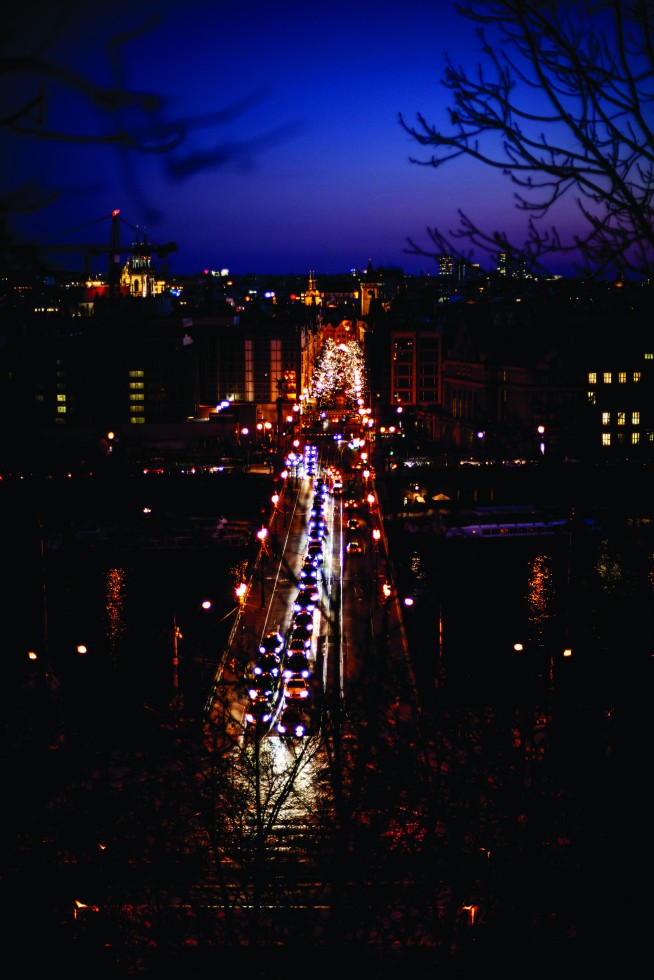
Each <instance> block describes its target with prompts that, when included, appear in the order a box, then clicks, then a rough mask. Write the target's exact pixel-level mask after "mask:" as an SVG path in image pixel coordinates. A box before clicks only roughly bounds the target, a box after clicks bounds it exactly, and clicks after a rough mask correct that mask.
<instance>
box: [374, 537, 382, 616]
mask: <svg viewBox="0 0 654 980" xmlns="http://www.w3.org/2000/svg"><path fill="white" fill-rule="evenodd" d="M380 538H381V531H380V530H379V528H378V527H376V528H375V529H374V531H373V532H372V539H373V541H374V542H375V605H378V602H379V597H378V595H377V593H378V592H379V588H378V582H379V539H380Z"/></svg>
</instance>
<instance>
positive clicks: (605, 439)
mask: <svg viewBox="0 0 654 980" xmlns="http://www.w3.org/2000/svg"><path fill="white" fill-rule="evenodd" d="M602 445H603V446H610V445H611V433H610V432H603V433H602Z"/></svg>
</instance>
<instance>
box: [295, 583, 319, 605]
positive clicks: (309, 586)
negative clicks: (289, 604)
mask: <svg viewBox="0 0 654 980" xmlns="http://www.w3.org/2000/svg"><path fill="white" fill-rule="evenodd" d="M298 592H309V593H310V595H311V598H312V599H313V601H314V602H318V599H319V598H320V593H319V592H318V585H317V583H316V582H312V581H311V579H308V578H304V579H302V581H301V582H300V583H299V584H298Z"/></svg>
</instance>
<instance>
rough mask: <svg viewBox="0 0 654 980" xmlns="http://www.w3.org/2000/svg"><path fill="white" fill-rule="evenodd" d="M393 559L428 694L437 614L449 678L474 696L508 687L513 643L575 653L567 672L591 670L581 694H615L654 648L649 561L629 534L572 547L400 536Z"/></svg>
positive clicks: (392, 539)
mask: <svg viewBox="0 0 654 980" xmlns="http://www.w3.org/2000/svg"><path fill="white" fill-rule="evenodd" d="M469 545H470V546H469ZM389 550H390V552H391V554H393V556H394V574H395V579H396V585H397V588H398V593H399V594H400V597H403V596H405V595H411V596H412V597H413V598H414V604H413V605H412V606H411V607H410V608H409V609H406V608H403V615H404V618H405V627H406V634H407V638H408V642H409V646H410V650H411V655H412V659H413V661H414V667H415V669H416V674H417V677H418V681H419V683H420V684H422V685H423V687H424V688H425V689H426V690H429V689H430V687H432V686H433V674H434V670H435V664H436V662H437V656H436V654H437V650H438V636H437V623H438V611H439V610H441V612H442V625H443V631H442V641H443V643H442V653H443V661H444V664H445V669H446V671H449V678H450V682H451V683H452V685H454V684H458V686H459V689H460V690H461V691H463V692H464V695H465V694H468V693H469V694H470V696H471V697H474V696H475V695H474V693H473V692H475V691H476V692H478V696H480V697H484V696H486V693H487V692H491V691H492V690H495V691H500V692H501V691H503V690H504V689H505V688H506V689H508V688H509V687H510V685H511V684H512V683H515V678H516V676H517V675H516V659H515V644H516V643H517V642H520V643H522V644H523V645H524V649H525V650H527V649H528V648H531V649H532V650H534V651H541V653H542V654H545V655H546V656H547V657H550V656H557V655H558V654H562V651H563V649H564V648H565V647H571V648H572V650H573V660H574V663H575V667H574V668H573V669H574V671H575V672H581V674H584V672H586V673H585V674H584V679H583V682H582V685H581V686H582V692H583V694H582V696H584V697H585V696H589V697H592V696H593V691H594V690H599V689H602V690H604V691H609V692H610V691H611V688H612V686H613V687H614V686H615V681H616V669H617V668H618V665H619V669H620V671H621V682H624V683H627V684H628V683H629V680H628V679H629V678H630V677H632V676H636V675H637V673H638V672H639V671H640V670H641V669H643V662H644V661H645V660H646V659H647V658H649V657H650V651H651V650H652V649H654V555H653V554H652V550H651V548H650V547H646V546H645V544H644V543H643V542H642V541H639V540H636V539H634V538H633V537H630V536H629V535H628V534H627V535H625V534H621V533H614V534H612V535H604V536H601V537H600V536H592V535H589V536H588V537H586V538H584V539H583V540H580V541H579V542H576V543H575V545H574V547H573V548H571V547H570V543H569V542H568V541H567V540H552V541H551V542H550V541H548V542H547V543H546V542H544V541H543V540H542V539H539V540H532V541H527V540H524V541H520V542H518V541H513V542H474V543H468V542H460V543H459V542H437V541H435V540H434V538H433V536H430V535H411V537H410V539H407V536H406V535H405V536H404V537H402V535H401V534H395V535H389ZM539 662H542V657H539V658H537V659H536V660H533V659H532V660H530V661H523V663H527V664H537V663H539ZM570 676H572V675H570ZM586 692H588V694H586Z"/></svg>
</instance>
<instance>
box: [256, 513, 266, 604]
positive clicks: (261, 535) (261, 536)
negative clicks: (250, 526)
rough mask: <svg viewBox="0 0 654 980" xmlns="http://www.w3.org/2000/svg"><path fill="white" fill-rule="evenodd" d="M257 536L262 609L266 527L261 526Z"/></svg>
mask: <svg viewBox="0 0 654 980" xmlns="http://www.w3.org/2000/svg"><path fill="white" fill-rule="evenodd" d="M257 537H258V539H259V541H260V542H261V554H260V555H259V562H260V565H261V608H262V609H263V608H264V606H265V605H266V569H265V562H266V538H267V537H268V528H267V527H262V528H260V529H259V530H258V531H257Z"/></svg>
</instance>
